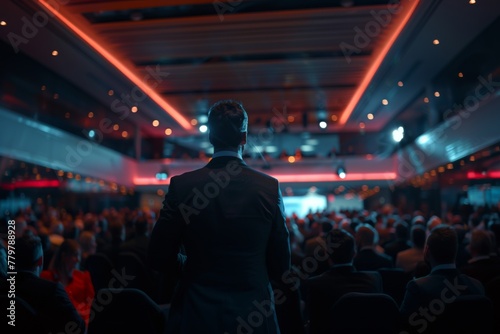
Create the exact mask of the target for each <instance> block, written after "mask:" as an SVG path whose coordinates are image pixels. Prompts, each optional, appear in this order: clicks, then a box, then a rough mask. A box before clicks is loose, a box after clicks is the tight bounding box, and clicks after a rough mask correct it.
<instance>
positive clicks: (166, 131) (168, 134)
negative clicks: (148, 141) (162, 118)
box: [165, 128, 172, 136]
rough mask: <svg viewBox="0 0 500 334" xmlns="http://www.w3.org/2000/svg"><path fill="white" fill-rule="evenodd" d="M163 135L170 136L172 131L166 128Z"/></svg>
mask: <svg viewBox="0 0 500 334" xmlns="http://www.w3.org/2000/svg"><path fill="white" fill-rule="evenodd" d="M165 134H166V135H167V136H170V135H171V134H172V129H170V128H166V129H165Z"/></svg>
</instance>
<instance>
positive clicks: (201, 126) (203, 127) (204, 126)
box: [199, 124, 208, 133]
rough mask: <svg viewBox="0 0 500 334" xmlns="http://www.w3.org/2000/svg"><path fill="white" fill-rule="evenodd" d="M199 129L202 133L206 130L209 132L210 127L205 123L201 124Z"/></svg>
mask: <svg viewBox="0 0 500 334" xmlns="http://www.w3.org/2000/svg"><path fill="white" fill-rule="evenodd" d="M199 130H200V132H201V133H205V132H207V130H208V127H207V126H206V125H205V124H203V125H200V127H199Z"/></svg>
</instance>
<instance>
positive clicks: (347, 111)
mask: <svg viewBox="0 0 500 334" xmlns="http://www.w3.org/2000/svg"><path fill="white" fill-rule="evenodd" d="M419 2H420V1H419V0H415V1H413V3H412V4H410V8H409V9H408V11H407V12H406V13H405V14H404V17H403V18H402V19H401V21H400V22H399V24H398V25H397V26H396V27H395V29H394V30H393V32H392V34H391V35H390V37H389V38H388V40H387V42H386V43H385V45H384V46H383V47H382V49H381V50H380V52H379V54H378V55H377V57H376V58H375V59H374V61H373V63H372V64H371V66H370V68H369V69H368V71H367V72H366V75H365V77H364V78H363V80H362V81H361V84H360V85H359V86H358V88H357V89H356V91H355V92H354V95H353V96H352V97H351V100H350V101H349V103H348V104H347V106H346V108H345V109H344V111H343V113H342V117H341V118H340V122H339V123H340V125H344V124H345V123H346V122H347V120H348V119H349V117H351V114H352V112H353V111H354V108H355V107H356V105H357V104H358V103H359V100H360V99H361V96H362V95H363V93H364V92H365V91H366V88H368V85H369V84H370V81H372V79H373V76H374V75H375V73H376V72H377V70H378V68H379V67H380V64H382V61H383V60H384V58H385V56H387V53H388V52H389V50H390V49H391V47H392V45H393V44H394V42H395V41H396V39H397V38H398V36H399V34H400V33H401V31H402V30H403V28H404V27H405V25H406V23H408V21H409V20H410V17H411V16H412V14H413V12H414V11H415V8H417V5H418V3H419Z"/></svg>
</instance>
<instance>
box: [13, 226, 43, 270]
mask: <svg viewBox="0 0 500 334" xmlns="http://www.w3.org/2000/svg"><path fill="white" fill-rule="evenodd" d="M41 257H43V250H42V242H41V241H40V238H39V237H37V236H34V235H29V234H28V235H25V236H22V237H20V238H17V239H16V269H17V270H33V269H34V268H36V263H37V261H38V260H39V259H40V258H41Z"/></svg>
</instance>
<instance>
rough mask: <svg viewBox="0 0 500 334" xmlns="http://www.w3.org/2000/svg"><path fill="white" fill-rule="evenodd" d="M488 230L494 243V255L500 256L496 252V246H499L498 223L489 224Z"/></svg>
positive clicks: (499, 229) (499, 224) (499, 227)
mask: <svg viewBox="0 0 500 334" xmlns="http://www.w3.org/2000/svg"><path fill="white" fill-rule="evenodd" d="M488 229H489V231H490V232H491V234H493V238H494V241H495V242H494V243H493V251H494V252H495V254H496V255H500V254H499V250H498V246H499V244H500V223H493V224H489V226H488Z"/></svg>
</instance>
